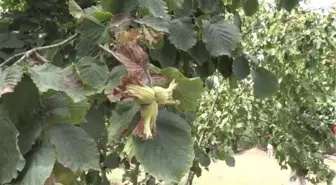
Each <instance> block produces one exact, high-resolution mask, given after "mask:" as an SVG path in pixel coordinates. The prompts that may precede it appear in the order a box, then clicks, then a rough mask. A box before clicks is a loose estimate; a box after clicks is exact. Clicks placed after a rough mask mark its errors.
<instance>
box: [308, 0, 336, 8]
mask: <svg viewBox="0 0 336 185" xmlns="http://www.w3.org/2000/svg"><path fill="white" fill-rule="evenodd" d="M332 5H334V6H336V0H308V3H307V5H302V7H304V9H318V8H323V9H329V8H330V7H331V6H332Z"/></svg>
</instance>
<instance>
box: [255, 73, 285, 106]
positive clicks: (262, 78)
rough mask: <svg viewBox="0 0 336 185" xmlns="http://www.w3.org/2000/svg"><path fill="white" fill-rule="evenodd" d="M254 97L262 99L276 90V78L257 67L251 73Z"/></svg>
mask: <svg viewBox="0 0 336 185" xmlns="http://www.w3.org/2000/svg"><path fill="white" fill-rule="evenodd" d="M252 77H253V81H254V84H253V89H254V96H255V97H256V98H259V99H264V98H266V97H268V96H270V95H271V94H273V93H275V92H276V91H277V90H278V87H279V85H278V79H277V77H276V76H275V75H274V74H273V73H271V72H270V71H268V70H267V69H265V68H262V67H259V68H257V69H256V70H253V71H252Z"/></svg>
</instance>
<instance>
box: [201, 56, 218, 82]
mask: <svg viewBox="0 0 336 185" xmlns="http://www.w3.org/2000/svg"><path fill="white" fill-rule="evenodd" d="M217 65H218V62H217V61H216V60H210V61H209V62H204V63H203V64H202V65H199V66H197V67H196V73H197V75H198V76H199V77H200V78H202V79H203V78H207V77H209V76H211V75H213V74H214V73H215V72H216V68H217Z"/></svg>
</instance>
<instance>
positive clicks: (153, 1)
mask: <svg viewBox="0 0 336 185" xmlns="http://www.w3.org/2000/svg"><path fill="white" fill-rule="evenodd" d="M138 2H139V6H140V7H144V8H148V10H149V12H151V13H152V14H153V15H154V16H155V17H164V16H165V15H166V13H167V4H166V2H165V1H163V0H138Z"/></svg>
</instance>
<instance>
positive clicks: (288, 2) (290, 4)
mask: <svg viewBox="0 0 336 185" xmlns="http://www.w3.org/2000/svg"><path fill="white" fill-rule="evenodd" d="M299 1H300V0H280V6H281V7H282V8H284V9H286V10H287V11H291V10H292V9H293V8H294V7H295V6H297V5H298V4H299Z"/></svg>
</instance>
